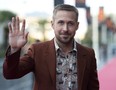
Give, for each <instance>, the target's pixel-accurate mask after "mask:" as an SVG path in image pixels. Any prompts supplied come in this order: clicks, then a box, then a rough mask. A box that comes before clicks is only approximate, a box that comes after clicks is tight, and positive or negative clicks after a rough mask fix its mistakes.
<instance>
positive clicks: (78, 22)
mask: <svg viewBox="0 0 116 90" xmlns="http://www.w3.org/2000/svg"><path fill="white" fill-rule="evenodd" d="M78 28H79V22H77V30H78Z"/></svg>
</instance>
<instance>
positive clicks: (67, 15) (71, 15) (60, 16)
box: [55, 10, 77, 20]
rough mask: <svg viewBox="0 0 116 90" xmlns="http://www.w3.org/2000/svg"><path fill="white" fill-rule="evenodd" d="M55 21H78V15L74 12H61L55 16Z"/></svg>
mask: <svg viewBox="0 0 116 90" xmlns="http://www.w3.org/2000/svg"><path fill="white" fill-rule="evenodd" d="M55 19H69V20H76V19H77V16H76V13H75V12H74V11H64V10H60V11H58V12H57V13H56V14H55Z"/></svg>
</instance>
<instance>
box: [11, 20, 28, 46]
mask: <svg viewBox="0 0 116 90" xmlns="http://www.w3.org/2000/svg"><path fill="white" fill-rule="evenodd" d="M19 27H20V25H19V19H18V18H16V20H14V18H13V19H12V23H11V24H10V25H9V44H10V46H11V47H12V48H21V47H23V46H24V45H25V44H26V42H27V33H26V32H25V31H24V30H25V21H23V24H22V29H21V30H19Z"/></svg>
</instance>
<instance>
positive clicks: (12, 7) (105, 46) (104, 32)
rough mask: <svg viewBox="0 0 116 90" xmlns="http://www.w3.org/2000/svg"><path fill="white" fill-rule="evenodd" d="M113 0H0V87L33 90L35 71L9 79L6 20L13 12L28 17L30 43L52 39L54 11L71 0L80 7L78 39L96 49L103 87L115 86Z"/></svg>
mask: <svg viewBox="0 0 116 90" xmlns="http://www.w3.org/2000/svg"><path fill="white" fill-rule="evenodd" d="M114 2H115V1H114V0H96V1H95V0H49V1H46V0H0V90H32V88H33V79H34V77H33V74H32V73H29V74H27V75H25V76H24V77H22V78H20V79H14V80H6V79H5V78H4V77H3V72H2V66H3V61H4V58H5V50H6V49H7V47H8V27H7V24H8V22H9V21H10V20H11V18H12V17H13V16H19V18H20V22H22V20H23V19H26V30H27V31H28V32H29V41H28V43H27V44H26V45H25V47H24V48H23V51H22V53H24V52H25V50H27V48H28V47H29V45H30V44H32V43H35V42H40V41H41V42H43V41H47V40H51V39H52V38H53V37H54V32H53V30H52V28H51V24H50V22H51V19H52V11H53V8H54V6H56V5H58V4H70V5H73V6H75V7H77V8H78V10H79V22H80V26H79V29H78V30H77V33H76V36H75V39H76V41H77V42H79V43H81V44H83V45H85V46H88V47H91V48H93V49H94V50H95V55H96V59H97V69H98V77H99V81H100V90H116V85H115V83H116V70H115V68H116V11H115V10H116V5H115V3H114Z"/></svg>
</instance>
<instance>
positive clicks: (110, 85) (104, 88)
mask: <svg viewBox="0 0 116 90" xmlns="http://www.w3.org/2000/svg"><path fill="white" fill-rule="evenodd" d="M98 77H99V82H100V90H116V58H114V59H113V60H111V61H109V63H108V64H106V65H105V66H104V67H103V68H102V69H101V70H100V71H99V72H98Z"/></svg>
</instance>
